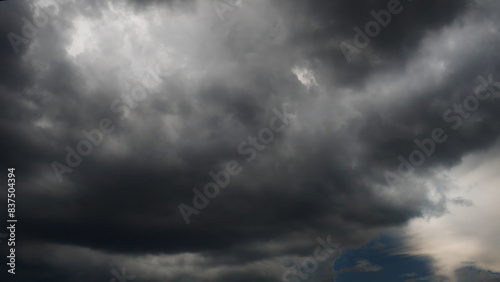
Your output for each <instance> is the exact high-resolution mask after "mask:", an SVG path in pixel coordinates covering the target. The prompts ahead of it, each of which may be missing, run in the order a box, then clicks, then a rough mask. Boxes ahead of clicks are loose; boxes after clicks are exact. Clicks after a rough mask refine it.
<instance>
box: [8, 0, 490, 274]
mask: <svg viewBox="0 0 500 282" xmlns="http://www.w3.org/2000/svg"><path fill="white" fill-rule="evenodd" d="M386 3H387V1H372V2H370V3H368V2H364V1H351V2H348V3H347V2H346V3H344V2H341V1H330V2H325V1H307V2H303V1H273V2H260V1H257V2H254V1H244V3H243V4H242V6H241V7H239V8H237V9H235V10H234V11H232V12H231V13H230V14H229V13H228V14H227V15H228V17H227V19H226V20H224V21H222V22H221V21H220V20H219V18H218V16H217V14H216V12H215V11H214V8H213V6H212V4H211V3H210V1H205V2H204V1H186V2H183V1H127V2H124V5H123V13H125V14H126V15H127V17H128V19H127V20H126V19H123V18H118V19H116V20H114V21H113V20H112V17H111V16H112V15H114V14H113V13H112V9H111V7H110V5H108V4H107V3H104V2H100V1H87V2H80V1H78V2H70V3H66V4H60V5H58V8H59V9H60V11H59V12H58V13H55V14H54V15H52V16H51V17H50V19H49V23H48V24H47V25H46V26H44V27H40V28H39V30H38V33H37V35H36V36H35V37H34V38H33V39H31V40H29V42H28V43H27V44H23V46H21V48H20V52H19V53H18V54H15V52H14V50H13V48H12V46H11V44H10V42H9V40H8V38H7V36H6V35H7V34H9V33H10V32H14V33H16V34H19V35H21V34H22V29H23V22H22V21H21V18H22V17H26V18H27V19H29V20H30V21H32V22H33V13H34V11H35V9H34V7H35V6H34V5H35V4H33V3H31V2H30V3H25V2H23V1H10V2H6V3H2V5H3V7H2V8H3V9H2V10H0V14H1V17H0V21H1V25H0V26H1V29H2V34H4V37H3V38H4V39H3V41H2V42H1V43H0V44H1V45H0V54H1V55H0V62H2V66H4V67H3V68H2V76H1V77H2V78H1V83H0V86H1V87H0V92H1V94H0V99H1V101H2V102H1V103H0V104H1V106H0V107H1V109H2V111H0V121H1V122H0V127H1V131H0V132H1V134H2V140H4V145H3V146H2V147H1V149H0V150H1V153H2V156H3V158H2V164H3V166H2V167H4V168H5V167H11V166H14V167H16V170H17V171H19V176H18V180H17V181H18V183H17V185H18V187H19V190H18V192H17V197H18V198H19V200H20V202H21V201H22V203H23V204H22V206H21V204H20V206H19V210H18V215H19V218H22V226H23V227H22V229H21V228H19V235H18V236H19V240H20V241H23V242H26V243H25V245H23V246H20V247H19V249H20V251H21V252H23V256H21V257H20V258H19V260H20V261H21V262H22V263H23V264H25V265H26V268H25V270H24V271H23V273H24V274H23V275H27V276H26V277H27V278H26V279H28V280H29V281H42V280H43V279H46V278H45V277H51V279H52V280H54V281H63V280H64V281H82V280H89V278H90V279H101V280H102V279H104V280H105V279H108V280H109V279H111V278H112V276H111V275H110V271H111V269H112V268H115V269H117V270H118V269H121V268H122V267H123V266H122V265H116V264H114V263H122V262H123V264H124V265H125V264H127V266H128V267H127V269H130V270H131V272H130V274H131V275H134V276H136V277H137V279H138V280H139V278H140V277H144V278H143V279H144V281H147V279H149V281H164V280H162V279H165V278H164V277H168V278H169V279H170V280H169V281H187V280H186V279H193V280H195V281H236V280H238V279H242V277H244V278H247V279H250V280H251V281H278V280H277V279H279V275H281V273H282V272H283V265H282V263H283V262H284V261H286V260H287V259H288V258H290V257H293V256H307V255H309V253H310V251H311V249H314V246H315V241H314V239H315V238H316V237H317V236H320V235H325V234H331V235H332V238H334V241H335V242H338V243H341V244H342V245H345V246H351V247H356V246H360V245H363V244H365V243H367V242H369V241H370V240H372V239H373V238H374V236H375V235H377V234H378V233H379V232H380V231H381V230H383V229H384V228H389V227H397V226H404V225H405V224H406V223H407V222H408V221H409V220H411V219H413V218H418V217H425V216H438V215H441V214H443V213H444V212H445V211H446V208H447V206H446V204H447V200H446V199H447V198H446V196H445V194H446V192H448V191H449V190H451V189H453V188H452V187H453V186H452V185H449V186H446V185H445V184H447V181H446V180H443V181H441V180H440V179H437V178H436V175H435V169H438V168H445V169H446V168H451V167H453V166H455V165H457V164H459V163H460V162H461V159H462V157H463V156H465V155H467V154H473V153H475V152H479V151H481V150H484V149H485V148H489V147H491V146H493V145H494V144H495V141H497V140H498V132H499V131H498V128H499V125H500V123H499V121H500V119H499V116H498V111H497V107H498V98H492V99H491V100H489V101H488V102H487V103H484V104H481V106H480V108H479V109H478V111H476V112H475V113H474V117H473V118H470V119H467V120H465V123H464V126H463V128H461V129H460V130H458V131H450V130H448V128H449V124H447V123H446V122H444V121H443V118H442V114H443V112H444V111H445V110H446V109H448V108H449V107H451V106H452V105H453V104H454V103H457V102H461V101H462V100H463V97H465V96H466V95H470V94H471V93H472V92H473V90H474V89H475V87H476V85H477V82H476V81H475V79H476V77H477V76H478V75H486V74H488V73H493V74H494V77H495V79H496V80H499V78H500V76H499V75H500V72H499V69H498V65H499V64H498V54H497V52H496V49H495V48H494V47H492V46H496V44H497V43H498V39H499V37H498V33H497V31H496V29H495V28H494V26H495V24H496V23H498V13H497V12H498V8H499V6H498V4H497V3H496V2H493V1H416V2H415V1H414V3H413V2H412V3H404V7H405V10H404V12H403V13H401V15H398V16H397V17H394V19H393V21H392V22H391V24H390V25H389V26H388V27H387V28H385V29H384V30H383V32H382V33H381V35H380V36H378V37H377V38H374V39H373V40H372V42H371V44H370V46H369V47H368V49H366V50H365V51H364V52H363V53H362V54H360V56H359V57H357V58H356V60H355V61H354V62H353V63H352V64H347V62H346V61H345V58H344V55H343V54H342V52H341V50H340V49H339V48H338V44H339V43H340V42H341V41H343V40H350V39H352V38H353V36H354V31H353V28H354V27H355V26H362V25H364V24H365V23H366V22H368V21H369V20H371V19H370V17H371V16H370V11H371V10H378V9H382V8H384V7H385V6H386ZM86 29H88V31H85V30H86ZM480 30H482V31H483V32H479V31H480ZM455 38H456V39H455ZM78 39H81V40H82V42H81V43H78V44H77V43H75V42H76V41H78ZM454 39H455V40H457V41H456V42H455V43H453V44H452V43H450V42H451V41H453V40H454ZM469 42H473V43H469ZM451 45H453V46H454V47H453V46H452V47H450V46H451ZM75 50H76V51H75ZM441 62H442V63H443V67H442V66H441V65H440V63H441ZM155 63H158V64H159V65H160V66H161V68H162V74H161V79H162V81H161V83H160V84H159V85H158V86H157V87H153V88H151V89H149V90H148V94H147V97H146V98H145V99H144V100H143V101H141V102H140V103H137V106H135V107H133V108H132V107H131V106H130V105H128V106H127V104H126V103H125V102H121V103H120V104H119V105H121V106H123V107H125V108H127V109H128V111H129V115H128V116H127V118H125V119H120V116H121V114H123V112H121V111H119V112H117V111H114V110H113V109H112V107H111V105H112V104H113V101H115V100H116V99H122V98H123V97H124V96H122V95H128V94H129V93H130V89H131V88H132V87H134V86H135V85H136V84H137V83H139V81H140V77H141V76H142V75H143V73H144V72H145V71H146V70H147V69H148V67H149V66H153V65H155ZM293 70H298V71H295V72H294V71H293ZM297 72H298V73H305V74H308V75H310V76H311V75H312V77H314V81H315V82H316V83H315V84H314V83H310V84H307V83H303V82H301V80H299V78H298V76H297V75H296V73H297ZM464 95H465V96H464ZM283 103H287V104H289V105H292V108H293V110H294V111H295V113H296V120H295V121H294V123H293V124H292V125H291V126H290V127H289V128H287V129H286V130H285V131H283V132H281V133H277V134H276V136H275V139H274V141H273V143H271V144H269V145H268V146H266V148H265V149H263V150H262V151H259V150H256V152H257V156H256V158H255V161H252V162H251V163H250V162H248V161H247V160H246V159H247V158H248V157H249V154H241V153H239V152H238V146H239V144H240V143H241V142H242V141H245V140H247V137H248V136H249V135H252V136H256V135H257V134H258V132H259V130H261V129H262V128H264V127H268V126H269V121H270V119H271V118H272V117H273V113H272V109H273V108H275V107H280V106H281V105H282V104H283ZM103 118H109V119H111V120H112V121H113V125H114V126H116V129H115V131H114V132H113V133H111V134H109V135H105V136H104V140H103V143H102V144H101V145H99V146H95V147H94V148H93V151H92V154H90V155H89V156H86V157H84V158H82V159H83V161H82V164H81V165H80V166H78V167H76V168H74V171H73V172H71V173H66V174H64V175H63V178H64V181H63V182H62V183H60V182H59V181H58V178H57V177H56V175H55V173H54V171H53V168H52V167H51V164H52V163H53V162H54V161H57V162H60V163H61V164H65V159H66V155H67V151H66V150H65V147H66V146H70V147H71V148H73V149H75V150H76V147H77V144H78V143H79V142H80V141H81V140H82V139H84V138H85V136H84V135H82V130H87V131H90V130H92V129H96V128H99V122H100V121H101V120H102V119H103ZM436 127H442V128H447V133H449V140H448V141H447V143H446V144H444V145H443V146H442V147H439V148H437V149H436V153H435V154H433V155H432V156H431V157H430V158H429V159H428V160H427V161H426V163H425V165H423V166H422V167H420V168H418V169H417V171H416V173H415V177H414V178H412V179H409V180H408V181H407V182H406V183H405V184H403V185H401V187H398V189H396V190H393V191H392V190H390V188H388V187H386V186H387V184H386V181H385V178H384V172H385V171H387V170H395V169H397V167H398V165H399V162H398V159H397V157H398V156H399V155H403V156H407V155H408V154H409V153H410V152H411V151H412V150H413V149H415V145H414V143H413V140H414V139H415V138H419V139H423V138H427V137H428V136H430V133H431V132H432V130H433V129H435V128H436ZM230 160H236V161H238V163H239V164H241V166H242V168H243V171H244V172H243V173H242V174H241V175H239V176H237V177H235V178H234V179H231V183H230V185H229V186H228V187H227V188H224V189H223V190H222V191H221V193H220V195H219V196H218V197H217V198H215V199H213V200H211V201H210V205H209V206H208V207H207V208H205V209H204V210H203V212H202V213H200V214H199V215H193V216H192V217H191V221H192V223H191V224H190V225H186V224H185V223H184V220H183V218H182V216H181V214H180V212H179V210H178V205H179V203H181V202H185V203H187V204H189V205H191V206H192V203H191V200H192V198H193V196H194V195H193V192H192V189H193V188H194V187H198V188H202V186H203V185H204V184H205V183H207V182H209V181H211V179H210V177H209V172H211V171H214V172H217V171H220V170H222V168H223V167H224V166H225V164H226V163H227V162H228V161H230ZM422 179H428V180H432V181H434V182H433V183H437V184H440V185H437V184H436V186H439V187H442V188H440V189H439V193H441V196H442V197H441V198H440V200H438V201H436V200H435V199H433V198H432V197H431V196H430V193H429V190H428V189H427V188H426V187H425V186H424V185H422V183H421V181H422ZM441 184H443V185H441ZM389 191H391V192H389ZM1 198H2V199H4V200H5V196H2V197H1ZM450 202H451V203H455V204H463V205H467V204H468V203H469V202H467V201H466V200H464V199H458V198H455V199H452V200H450ZM30 246H37V250H36V251H35V250H33V251H31V249H29V248H30ZM256 246H272V247H268V248H264V247H262V248H259V247H256ZM38 248H39V249H38ZM65 248H68V249H65ZM80 248H81V249H80ZM0 249H1V248H0ZM2 250H3V249H2ZM43 250H47V251H50V252H52V253H53V254H58V253H59V252H60V250H68V252H71V253H75V257H77V259H72V260H69V261H66V262H65V260H64V259H63V258H60V257H58V256H57V255H55V257H56V258H57V259H53V260H52V259H48V258H43V256H41V254H44V251H43ZM37 252H40V253H37ZM189 254H190V255H192V256H193V257H189ZM148 255H151V256H157V257H158V258H159V259H160V260H164V261H163V264H158V265H155V269H154V271H151V270H149V271H146V270H145V269H142V268H141V267H138V266H136V268H133V265H134V263H137V261H134V260H133V258H137V257H140V256H148ZM101 257H102V259H98V261H99V262H101V264H99V265H97V266H94V265H93V263H92V259H93V258H101ZM78 259H81V261H79V260H78ZM125 262H127V263H125ZM178 265H185V266H186V265H187V266H186V268H182V271H179V272H176V271H175V269H174V267H172V268H171V269H170V268H168V269H169V270H168V271H169V272H163V271H162V270H161V267H164V266H178ZM20 268H21V267H20ZM212 268H214V269H217V270H216V271H214V273H212V274H210V275H211V276H203V275H197V274H195V272H196V271H199V272H200V273H204V274H209V273H210V272H209V271H208V270H209V269H212ZM354 268H357V269H361V268H363V269H369V270H372V271H374V270H375V269H377V267H376V266H373V265H371V264H369V263H365V262H363V263H362V264H360V265H358V266H356V267H354ZM21 269H22V268H21ZM377 270H378V269H377ZM141 275H142V276H141ZM147 277H149V278H147ZM37 279H38V280H37ZM40 279H41V280H40ZM70 279H73V280H70ZM141 281H143V280H141Z"/></svg>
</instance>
